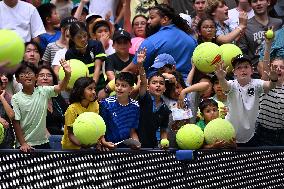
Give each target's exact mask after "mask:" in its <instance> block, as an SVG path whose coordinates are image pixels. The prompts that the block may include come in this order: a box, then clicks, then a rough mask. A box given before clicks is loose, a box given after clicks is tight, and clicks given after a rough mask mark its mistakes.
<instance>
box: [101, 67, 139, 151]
mask: <svg viewBox="0 0 284 189" xmlns="http://www.w3.org/2000/svg"><path fill="white" fill-rule="evenodd" d="M133 85H134V76H133V75H132V74H131V73H129V72H121V73H120V74H118V75H117V77H116V79H115V92H116V95H115V96H112V97H109V98H106V99H104V100H103V101H102V102H101V103H100V114H101V116H102V117H103V119H104V121H105V123H106V126H107V131H106V135H105V140H104V139H103V140H102V144H103V145H104V146H106V147H107V148H109V149H113V148H114V147H115V146H114V143H117V142H120V141H122V140H125V139H128V138H133V139H136V140H138V141H139V139H138V135H137V133H136V129H137V128H138V124H139V105H138V102H137V101H135V100H133V99H131V98H130V97H129V95H130V93H131V91H132V90H133ZM106 141H108V142H106ZM120 147H121V146H120ZM133 148H137V147H136V146H134V147H133Z"/></svg>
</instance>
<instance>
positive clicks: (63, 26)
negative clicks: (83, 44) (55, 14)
mask: <svg viewBox="0 0 284 189" xmlns="http://www.w3.org/2000/svg"><path fill="white" fill-rule="evenodd" d="M76 21H77V19H76V18H74V17H67V18H64V19H63V20H62V21H61V22H60V30H61V35H60V38H59V39H58V40H56V41H55V42H52V43H49V44H48V45H47V47H46V49H45V52H44V54H43V57H42V60H43V63H44V64H47V65H51V63H52V61H53V59H54V56H55V54H56V52H57V51H59V50H60V49H63V48H67V45H68V40H67V38H66V32H68V31H67V30H69V26H70V25H71V24H72V23H74V22H76ZM58 64H59V62H58Z"/></svg>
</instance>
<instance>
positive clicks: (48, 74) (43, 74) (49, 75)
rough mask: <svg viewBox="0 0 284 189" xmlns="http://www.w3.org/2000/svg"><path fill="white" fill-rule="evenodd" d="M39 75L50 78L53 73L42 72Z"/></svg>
mask: <svg viewBox="0 0 284 189" xmlns="http://www.w3.org/2000/svg"><path fill="white" fill-rule="evenodd" d="M38 77H42V78H44V77H47V78H49V77H52V74H50V73H46V74H45V73H41V74H38Z"/></svg>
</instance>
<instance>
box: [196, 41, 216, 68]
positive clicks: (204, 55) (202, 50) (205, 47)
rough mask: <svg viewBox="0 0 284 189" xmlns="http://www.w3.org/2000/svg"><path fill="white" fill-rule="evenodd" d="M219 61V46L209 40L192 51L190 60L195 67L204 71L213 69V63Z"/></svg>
mask: <svg viewBox="0 0 284 189" xmlns="http://www.w3.org/2000/svg"><path fill="white" fill-rule="evenodd" d="M220 61H221V54H220V48H219V46H218V45H216V44H214V43H211V42H204V43H201V44H200V45H198V46H197V47H196V48H195V50H194V51H193V55H192V62H193V63H194V65H195V66H196V68H197V69H198V70H199V71H201V72H204V73H211V72H214V71H215V65H216V64H217V63H219V62H220Z"/></svg>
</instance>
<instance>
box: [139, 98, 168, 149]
mask: <svg viewBox="0 0 284 189" xmlns="http://www.w3.org/2000/svg"><path fill="white" fill-rule="evenodd" d="M139 106H140V119H139V127H138V136H139V140H140V142H141V146H142V148H154V147H157V145H158V142H157V138H156V131H157V130H158V128H160V129H161V130H162V129H167V127H168V123H169V115H170V113H171V111H170V110H169V108H168V107H167V106H166V104H164V103H163V104H162V105H161V106H160V108H159V109H158V110H157V111H155V112H153V100H152V96H151V95H150V94H149V93H148V92H147V93H146V94H145V95H144V96H143V97H139Z"/></svg>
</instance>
